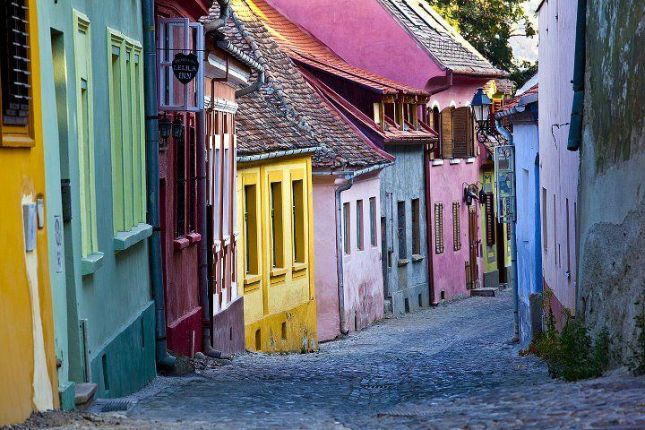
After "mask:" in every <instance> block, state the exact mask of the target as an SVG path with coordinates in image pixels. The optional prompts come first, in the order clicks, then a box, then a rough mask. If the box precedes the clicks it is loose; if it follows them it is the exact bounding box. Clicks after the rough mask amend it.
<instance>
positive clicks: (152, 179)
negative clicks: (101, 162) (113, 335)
mask: <svg viewBox="0 0 645 430" xmlns="http://www.w3.org/2000/svg"><path fill="white" fill-rule="evenodd" d="M142 12H143V29H144V40H143V48H144V56H145V61H144V73H145V79H144V92H145V114H146V182H147V184H148V190H147V191H148V193H147V196H146V197H147V207H148V209H147V221H148V223H149V224H150V225H152V227H153V229H152V235H151V236H150V239H149V240H148V244H149V250H150V259H149V270H150V282H151V284H152V296H153V300H154V302H155V337H156V342H155V345H156V348H155V358H156V362H157V366H158V367H161V368H163V369H166V370H172V369H173V368H174V367H175V358H174V357H172V356H171V355H170V354H168V348H167V343H166V303H165V299H164V285H163V273H162V269H161V237H160V214H159V137H158V133H159V121H158V114H159V113H158V111H157V69H156V64H157V51H156V44H155V15H154V0H142Z"/></svg>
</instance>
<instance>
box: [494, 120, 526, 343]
mask: <svg viewBox="0 0 645 430" xmlns="http://www.w3.org/2000/svg"><path fill="white" fill-rule="evenodd" d="M495 127H497V130H498V131H499V133H500V134H501V135H502V136H503V137H504V139H506V141H507V142H508V144H509V145H511V146H514V143H513V135H512V134H511V133H510V132H509V131H508V130H507V129H506V128H505V127H504V126H503V125H502V122H501V121H500V120H499V119H495ZM513 157H515V152H514V151H513ZM515 165H516V164H515V160H513V166H515ZM516 204H517V203H516ZM515 233H516V225H515V220H513V223H512V224H511V237H510V238H509V240H510V242H511V272H512V277H513V340H514V341H516V342H519V340H520V309H519V308H520V292H519V285H518V279H517V241H516V235H515Z"/></svg>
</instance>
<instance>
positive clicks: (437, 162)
mask: <svg viewBox="0 0 645 430" xmlns="http://www.w3.org/2000/svg"><path fill="white" fill-rule="evenodd" d="M432 165H433V166H443V160H441V159H439V160H432Z"/></svg>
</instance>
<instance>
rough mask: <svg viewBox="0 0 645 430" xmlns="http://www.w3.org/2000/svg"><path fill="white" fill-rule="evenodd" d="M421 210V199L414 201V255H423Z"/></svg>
mask: <svg viewBox="0 0 645 430" xmlns="http://www.w3.org/2000/svg"><path fill="white" fill-rule="evenodd" d="M420 219H421V209H420V207H419V199H412V254H413V255H419V254H421V224H420Z"/></svg>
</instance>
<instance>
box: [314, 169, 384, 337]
mask: <svg viewBox="0 0 645 430" xmlns="http://www.w3.org/2000/svg"><path fill="white" fill-rule="evenodd" d="M379 175H380V173H379V172H375V173H371V174H366V175H362V176H361V177H359V178H356V179H354V180H353V183H352V186H351V188H349V189H348V190H346V191H343V192H342V193H341V195H340V199H341V200H340V201H341V205H342V206H341V207H342V208H343V210H344V211H347V213H348V216H347V221H349V225H348V228H347V229H345V230H344V231H345V232H348V233H349V234H348V235H347V237H344V238H342V239H343V240H342V242H344V240H347V241H348V249H347V248H345V249H337V248H338V247H337V243H339V242H338V236H337V233H336V231H337V230H336V226H337V223H343V222H344V221H345V220H338V219H337V218H338V216H337V215H338V213H337V210H336V189H337V188H338V187H339V185H342V184H339V183H338V182H344V181H342V180H339V179H337V177H336V176H330V175H315V176H314V180H313V184H314V213H315V215H316V219H315V223H314V236H315V238H316V243H315V252H316V302H317V305H318V307H317V312H318V339H319V340H320V341H321V342H324V341H328V340H332V339H335V338H337V337H338V336H340V335H341V332H342V331H358V330H361V329H363V328H365V327H367V326H369V325H370V324H371V323H373V322H374V321H378V320H379V319H381V318H383V274H382V271H381V248H380V243H381V233H380V227H379V224H378V220H379V215H378V214H380V211H381V207H380V188H381V181H380V179H379ZM343 213H344V212H343ZM347 250H348V251H349V252H346V251H347ZM338 258H341V259H342V267H343V269H342V270H343V283H344V285H345V288H343V289H342V293H339V285H338V281H339V278H338V272H337V270H338ZM339 294H343V308H344V315H343V318H341V316H340V296H339ZM341 324H344V325H345V327H344V328H342V331H341Z"/></svg>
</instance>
